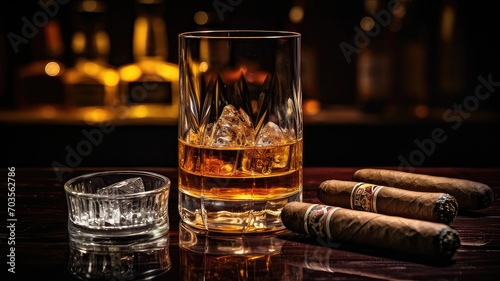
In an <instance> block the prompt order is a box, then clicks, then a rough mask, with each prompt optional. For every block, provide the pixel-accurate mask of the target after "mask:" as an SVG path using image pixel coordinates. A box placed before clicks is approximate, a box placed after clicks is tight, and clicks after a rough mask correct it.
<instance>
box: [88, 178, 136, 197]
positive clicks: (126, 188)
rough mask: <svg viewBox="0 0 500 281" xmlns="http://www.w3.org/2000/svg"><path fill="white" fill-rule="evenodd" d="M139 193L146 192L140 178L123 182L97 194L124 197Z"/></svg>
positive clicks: (99, 190)
mask: <svg viewBox="0 0 500 281" xmlns="http://www.w3.org/2000/svg"><path fill="white" fill-rule="evenodd" d="M138 192H144V184H143V182H142V179H141V178H139V177H137V178H130V179H126V180H122V181H120V182H117V183H114V184H111V185H108V186H105V187H101V188H99V189H98V190H97V194H100V195H123V194H131V193H138Z"/></svg>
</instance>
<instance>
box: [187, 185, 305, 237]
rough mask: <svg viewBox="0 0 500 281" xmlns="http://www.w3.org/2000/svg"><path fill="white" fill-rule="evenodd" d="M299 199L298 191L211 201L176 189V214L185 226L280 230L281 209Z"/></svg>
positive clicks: (253, 230)
mask: <svg viewBox="0 0 500 281" xmlns="http://www.w3.org/2000/svg"><path fill="white" fill-rule="evenodd" d="M292 201H302V191H299V192H297V193H295V194H293V195H290V196H288V197H284V198H275V199H269V200H261V201H259V200H251V201H249V200H213V199H207V198H204V197H201V198H200V197H193V196H190V195H189V194H186V193H183V192H182V191H179V214H180V216H181V220H182V221H183V222H184V223H186V224H187V225H189V226H192V227H195V228H198V229H204V230H209V231H220V232H229V233H248V232H270V231H277V230H281V229H284V228H285V226H284V225H283V223H282V221H281V217H280V214H281V210H282V209H283V207H284V206H285V204H286V203H288V202H292Z"/></svg>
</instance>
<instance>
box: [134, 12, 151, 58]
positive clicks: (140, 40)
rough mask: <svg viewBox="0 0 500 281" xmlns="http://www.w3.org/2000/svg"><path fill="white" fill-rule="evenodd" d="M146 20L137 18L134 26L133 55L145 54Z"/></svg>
mask: <svg viewBox="0 0 500 281" xmlns="http://www.w3.org/2000/svg"><path fill="white" fill-rule="evenodd" d="M148 26H149V25H148V20H147V19H146V18H145V17H138V18H137V19H136V20H135V24H134V46H133V49H134V54H135V55H136V56H137V54H146V42H147V38H146V37H147V35H148Z"/></svg>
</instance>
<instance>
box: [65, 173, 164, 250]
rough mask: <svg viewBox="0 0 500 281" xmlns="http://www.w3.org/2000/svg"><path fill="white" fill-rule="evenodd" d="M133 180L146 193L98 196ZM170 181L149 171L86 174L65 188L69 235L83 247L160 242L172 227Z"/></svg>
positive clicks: (70, 181)
mask: <svg viewBox="0 0 500 281" xmlns="http://www.w3.org/2000/svg"><path fill="white" fill-rule="evenodd" d="M130 178H141V180H142V182H143V185H144V191H140V192H133V193H128V194H98V190H99V189H101V188H103V187H106V186H109V185H112V184H115V183H118V182H121V181H123V180H126V179H130ZM170 185H171V182H170V180H169V179H168V178H167V177H165V176H162V175H159V174H156V173H151V172H146V171H105V172H97V173H91V174H84V175H81V176H78V177H75V178H72V179H70V180H68V181H67V182H66V183H65V184H64V190H65V192H66V199H67V204H68V232H69V236H70V238H71V239H72V240H76V241H80V242H81V243H86V242H89V243H99V244H114V243H125V242H127V241H128V242H130V243H134V242H139V241H144V240H148V239H156V238H159V237H161V236H163V235H165V234H166V233H167V232H168V230H169V227H170V224H169V217H168V198H169V192H170Z"/></svg>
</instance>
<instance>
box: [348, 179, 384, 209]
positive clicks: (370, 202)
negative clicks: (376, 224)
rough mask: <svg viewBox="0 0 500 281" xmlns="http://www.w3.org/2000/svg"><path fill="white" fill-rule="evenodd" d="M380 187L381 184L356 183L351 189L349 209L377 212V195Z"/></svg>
mask: <svg viewBox="0 0 500 281" xmlns="http://www.w3.org/2000/svg"><path fill="white" fill-rule="evenodd" d="M382 188H383V186H381V185H374V184H369V183H364V182H359V183H357V184H356V185H355V186H354V187H353V188H352V191H351V209H353V210H360V211H368V212H374V213H377V195H378V193H379V192H380V190H381V189H382Z"/></svg>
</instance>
